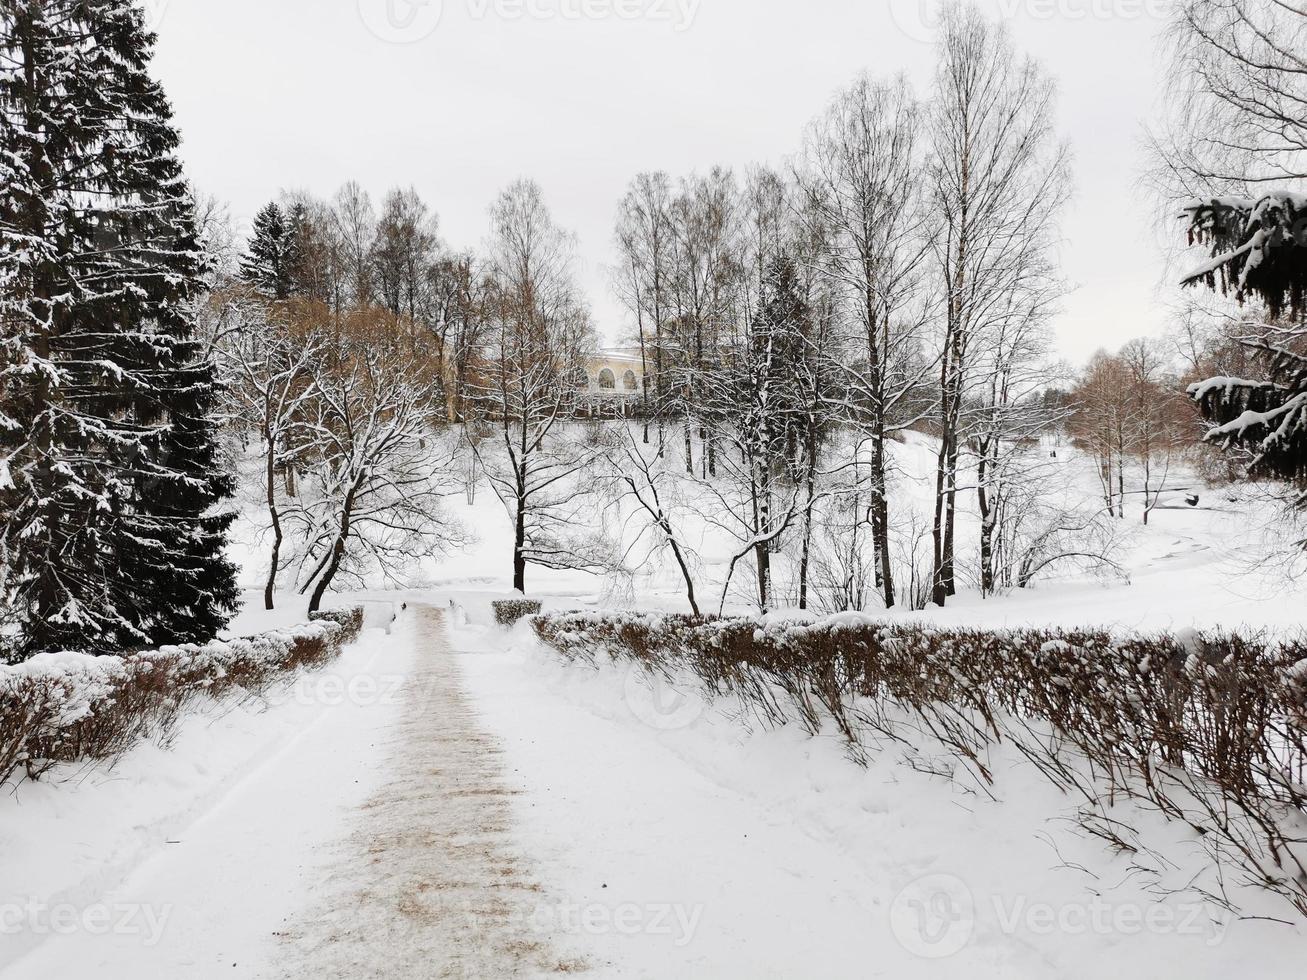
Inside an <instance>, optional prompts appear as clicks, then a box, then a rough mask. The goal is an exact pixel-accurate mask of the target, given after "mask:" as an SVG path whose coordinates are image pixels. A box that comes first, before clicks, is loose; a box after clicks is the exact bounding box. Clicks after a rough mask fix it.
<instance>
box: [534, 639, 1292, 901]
mask: <svg viewBox="0 0 1307 980" xmlns="http://www.w3.org/2000/svg"><path fill="white" fill-rule="evenodd" d="M532 624H533V626H534V629H535V631H536V633H537V634H538V635H539V637H540V638H541V639H542V640H543V641H544V642H545V643H547V644H548V645H549V646H551V647H552V648H554V649H555V650H557V651H558V652H559V653H561V654H562V655H563V656H565V657H567V658H569V659H571V660H579V661H584V662H587V663H594V662H596V658H597V657H598V656H601V655H603V654H605V653H606V654H608V655H610V656H612V657H614V658H617V659H624V660H633V661H636V662H638V663H640V664H642V665H644V666H645V667H646V668H647V669H649V670H651V671H656V672H659V673H662V674H665V675H668V676H670V675H672V674H684V673H690V674H693V675H694V676H695V677H697V678H698V679H699V681H700V682H701V683H702V686H703V688H704V690H705V693H706V694H707V695H708V696H714V695H733V696H736V697H739V698H741V699H743V700H744V701H745V702H746V703H747V704H748V705H749V706H750V707H751V708H752V709H753V712H754V713H755V714H756V715H758V716H760V717H762V718H764V719H766V720H768V721H770V722H772V723H775V724H784V723H787V722H791V721H797V722H800V723H801V724H803V725H805V726H806V727H807V729H808V730H809V731H812V732H816V731H817V730H819V729H820V728H821V727H822V726H823V725H824V724H825V723H827V722H831V723H834V724H835V725H836V726H837V727H838V728H839V730H840V731H841V732H842V733H843V735H844V736H845V738H846V739H847V740H848V742H849V744H850V746H851V747H852V748H853V749H854V755H855V757H858V758H865V755H866V753H867V752H870V751H874V750H875V749H876V748H878V747H880V746H881V745H884V744H890V743H892V744H896V745H898V746H900V747H903V748H905V749H906V750H907V752H908V754H909V757H910V758H911V759H912V761H913V763H914V764H915V765H920V766H921V767H922V768H928V769H930V770H931V771H935V772H942V773H944V774H946V775H949V776H951V777H954V778H956V777H958V776H959V775H968V774H969V775H970V777H971V778H972V779H974V782H975V785H976V786H977V787H978V788H979V789H981V790H982V791H988V787H989V786H991V785H992V783H993V773H992V772H991V770H990V767H989V760H988V750H989V747H990V746H991V745H993V744H994V743H997V742H1007V743H1009V744H1012V745H1015V746H1016V748H1017V749H1018V750H1019V751H1021V752H1022V753H1023V754H1024V755H1025V756H1026V757H1027V758H1029V759H1030V760H1031V761H1032V762H1033V763H1034V764H1035V765H1036V766H1038V768H1039V769H1040V771H1042V772H1043V773H1044V774H1045V775H1046V776H1047V777H1048V778H1049V779H1051V780H1052V781H1053V782H1055V783H1056V784H1057V785H1059V786H1060V787H1062V788H1063V789H1064V790H1066V791H1068V792H1074V793H1077V794H1079V795H1081V796H1082V797H1083V798H1084V801H1085V808H1084V810H1083V811H1082V817H1083V818H1084V820H1085V823H1086V826H1088V827H1089V828H1090V829H1091V830H1092V831H1093V832H1094V833H1097V834H1099V835H1101V836H1103V837H1104V838H1106V839H1107V840H1109V841H1110V842H1111V843H1112V844H1113V845H1114V846H1117V847H1119V848H1122V849H1126V850H1133V849H1134V848H1135V842H1133V841H1132V840H1131V839H1130V838H1129V834H1128V833H1127V832H1126V830H1125V829H1124V828H1120V827H1119V826H1115V821H1113V820H1112V819H1111V818H1109V817H1108V816H1107V810H1108V808H1109V807H1110V805H1111V802H1112V801H1113V800H1115V799H1116V798H1119V797H1122V796H1124V797H1133V798H1136V799H1142V800H1145V801H1147V802H1149V803H1151V804H1154V805H1156V807H1157V808H1158V809H1160V811H1161V812H1162V813H1164V814H1166V815H1167V816H1168V817H1170V818H1172V819H1177V820H1183V821H1186V822H1187V823H1189V824H1190V825H1192V826H1193V827H1194V828H1196V829H1197V830H1198V831H1199V833H1200V834H1201V835H1202V836H1203V839H1204V840H1205V841H1206V842H1207V843H1208V845H1209V846H1210V847H1211V848H1212V849H1213V851H1214V856H1215V857H1216V859H1217V860H1218V861H1225V860H1228V859H1230V858H1234V859H1235V861H1236V862H1237V864H1238V866H1239V867H1240V868H1241V869H1242V870H1243V871H1244V872H1245V873H1246V874H1245V877H1246V879H1247V880H1249V881H1252V882H1253V883H1255V884H1258V885H1261V886H1263V887H1266V888H1269V889H1271V890H1272V891H1275V892H1277V893H1279V894H1281V895H1283V896H1284V897H1286V898H1288V899H1289V900H1290V901H1291V902H1292V903H1293V904H1294V905H1295V907H1296V908H1297V909H1298V910H1299V911H1300V912H1301V913H1303V914H1304V915H1307V832H1305V831H1304V828H1307V643H1305V642H1304V641H1303V639H1301V638H1299V639H1294V640H1263V639H1259V638H1257V637H1247V636H1240V635H1237V634H1230V633H1210V634H1201V635H1200V634H1196V633H1194V634H1186V635H1179V636H1177V635H1138V636H1129V637H1114V636H1112V635H1111V634H1109V633H1106V632H1103V631H1099V630H1065V631H1064V630H1012V631H1008V630H1003V631H994V630H991V631H984V630H962V629H935V628H930V627H925V626H920V625H913V624H906V623H890V622H884V621H877V620H874V619H872V618H870V617H867V616H863V615H860V614H844V615H840V616H835V617H831V618H829V619H824V620H809V621H776V620H770V619H768V620H762V621H759V620H753V619H722V620H712V619H697V618H694V617H689V616H662V615H644V614H624V615H614V616H603V615H594V614H589V613H573V614H559V615H552V614H551V615H545V616H537V617H535V618H534V619H533V621H532ZM931 749H935V750H942V753H941V755H940V756H937V757H928V755H927V752H928V751H930V750H931ZM1086 763H1088V764H1087V765H1086Z"/></svg>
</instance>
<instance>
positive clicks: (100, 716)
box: [0, 609, 363, 783]
mask: <svg viewBox="0 0 1307 980" xmlns="http://www.w3.org/2000/svg"><path fill="white" fill-rule="evenodd" d="M362 621H363V616H362V610H361V609H360V610H348V611H345V612H344V613H340V614H334V615H332V616H331V617H330V618H323V619H321V620H319V621H317V622H313V623H308V624H306V625H303V626H296V627H293V628H290V629H279V630H274V631H271V632H268V633H264V634H261V635H259V636H252V637H245V638H242V639H233V640H225V641H217V640H215V641H213V642H211V643H205V644H191V645H186V646H166V647H160V648H159V649H157V650H147V651H142V652H139V653H133V654H128V655H124V656H102V657H98V656H94V655H92V654H85V653H44V654H39V655H37V656H35V657H32V658H31V659H29V660H26V661H24V662H22V663H19V664H14V665H11V666H0V783H2V782H5V781H6V780H8V779H9V778H10V777H11V776H13V775H14V774H15V773H16V772H18V771H19V770H20V769H21V770H23V772H24V775H25V776H26V777H28V778H32V779H35V778H38V777H39V776H40V775H41V774H42V773H44V772H45V771H46V770H47V769H49V768H50V767H51V766H52V765H55V764H56V763H59V762H72V761H77V760H80V759H96V758H107V757H111V756H113V755H115V754H117V753H119V752H121V751H123V750H125V749H127V748H129V747H130V746H131V745H133V744H135V743H136V742H137V741H139V740H140V739H142V738H145V737H151V736H159V735H162V734H166V733H167V731H169V730H170V729H171V727H172V725H173V723H174V722H175V721H176V719H177V717H178V716H179V715H180V714H181V712H182V711H183V710H185V708H186V707H187V706H188V705H189V704H190V703H192V702H193V701H194V700H195V699H196V698H199V697H207V698H213V699H217V698H223V697H232V696H237V697H239V696H242V695H245V694H249V693H261V692H263V691H265V690H266V689H267V687H268V685H270V684H271V683H273V682H274V681H275V680H277V679H278V678H280V677H283V676H285V675H286V674H288V673H290V672H293V671H297V670H300V669H303V668H306V667H313V666H317V665H320V664H322V663H325V662H326V661H328V660H330V659H332V658H333V657H335V656H336V655H338V654H339V653H340V650H341V648H342V647H343V646H344V645H345V644H347V643H351V642H353V641H354V639H356V638H357V636H358V634H359V631H360V629H361V626H362Z"/></svg>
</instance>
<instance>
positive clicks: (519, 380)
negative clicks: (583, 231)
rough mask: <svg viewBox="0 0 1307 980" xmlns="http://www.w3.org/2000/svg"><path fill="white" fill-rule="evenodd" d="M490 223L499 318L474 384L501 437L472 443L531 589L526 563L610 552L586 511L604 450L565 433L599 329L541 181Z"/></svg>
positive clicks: (590, 561) (515, 187)
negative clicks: (593, 471) (592, 473)
mask: <svg viewBox="0 0 1307 980" xmlns="http://www.w3.org/2000/svg"><path fill="white" fill-rule="evenodd" d="M490 221H491V238H490V249H489V251H490V263H491V275H492V277H493V296H492V298H491V301H490V302H491V312H490V315H491V318H492V324H491V327H490V331H489V337H488V338H487V339H488V341H489V343H488V345H487V346H488V348H489V349H488V350H486V351H485V352H484V363H483V364H482V365H481V367H480V375H481V377H480V378H479V379H478V380H477V381H476V382H474V383H473V385H472V387H471V392H472V395H473V397H474V399H475V402H476V406H477V412H478V414H479V416H480V419H481V420H483V421H484V422H485V423H486V424H488V425H490V426H493V427H494V429H495V431H496V438H495V439H494V440H473V441H472V445H473V446H474V447H475V451H476V453H477V456H478V459H480V460H481V461H482V463H483V466H484V468H485V471H486V473H487V475H488V476H489V478H490V482H491V486H492V487H493V488H494V490H495V493H496V495H497V496H498V497H499V499H500V501H501V502H502V503H503V504H504V507H505V508H506V510H507V511H508V515H509V518H510V519H511V520H512V521H513V525H514V532H513V588H515V589H517V590H519V591H525V589H526V566H527V565H528V564H534V565H540V566H543V567H546V568H578V567H580V568H597V567H603V565H604V563H605V560H606V556H605V555H604V553H603V548H602V546H601V544H600V543H599V541H598V540H596V539H595V537H594V536H593V535H591V534H587V533H585V530H586V528H587V527H588V525H589V523H590V522H589V521H588V519H587V516H586V514H585V513H584V512H583V510H582V505H583V502H584V501H585V499H586V495H587V494H588V492H589V490H590V488H589V486H588V485H587V483H586V481H585V480H584V479H583V478H582V477H583V474H584V473H585V471H586V469H587V467H588V466H589V465H590V464H591V462H592V461H593V460H594V457H595V453H596V448H595V447H587V446H584V445H582V444H581V443H580V442H579V441H577V440H572V439H569V438H568V435H569V433H568V432H567V423H568V419H569V416H570V412H571V408H572V406H573V403H574V398H575V394H576V390H577V383H578V378H579V377H581V376H583V372H584V358H585V354H586V352H587V350H588V349H589V347H590V345H591V343H592V332H591V329H590V322H589V315H588V313H587V311H586V309H585V307H584V306H583V305H582V303H581V301H580V299H579V297H578V295H577V291H576V286H575V282H574V279H573V276H572V263H573V248H574V246H573V240H572V236H571V235H569V234H568V233H566V232H564V231H563V230H562V229H560V228H559V227H558V226H557V225H556V224H555V223H554V221H553V218H552V217H551V216H550V214H549V211H548V209H547V208H546V206H545V203H544V199H543V197H542V195H541V192H540V188H539V187H538V186H537V185H536V184H534V183H532V182H530V181H518V182H516V183H514V184H512V185H510V186H509V187H508V189H507V190H505V191H504V192H503V193H502V194H501V195H500V196H499V198H498V200H497V201H496V202H495V203H494V205H493V206H492V207H491V210H490ZM578 372H580V373H578Z"/></svg>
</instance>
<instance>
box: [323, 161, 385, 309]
mask: <svg viewBox="0 0 1307 980" xmlns="http://www.w3.org/2000/svg"><path fill="white" fill-rule="evenodd" d="M333 214H334V216H335V220H336V225H337V236H338V237H339V239H340V241H341V243H342V244H341V248H342V251H343V254H344V261H345V266H346V276H347V281H348V284H349V293H350V301H351V305H352V306H354V307H355V308H359V309H361V308H365V307H367V306H369V305H370V304H371V303H372V297H373V278H372V242H373V239H374V237H375V236H376V223H377V217H376V212H375V211H374V210H373V207H372V199H371V198H370V197H369V196H368V192H367V191H365V190H364V189H363V188H362V187H361V186H360V185H359V184H358V183H356V182H355V181H352V180H351V181H350V182H349V183H347V184H345V185H344V186H343V187H342V188H341V189H340V190H339V191H338V192H337V194H336V202H335V208H334V209H333Z"/></svg>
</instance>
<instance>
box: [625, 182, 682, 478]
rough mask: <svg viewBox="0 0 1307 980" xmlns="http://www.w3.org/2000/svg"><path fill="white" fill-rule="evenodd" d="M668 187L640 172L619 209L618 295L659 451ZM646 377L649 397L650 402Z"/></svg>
mask: <svg viewBox="0 0 1307 980" xmlns="http://www.w3.org/2000/svg"><path fill="white" fill-rule="evenodd" d="M671 202H672V188H671V180H670V178H669V177H668V176H667V174H665V173H663V172H661V171H659V172H655V173H642V174H638V175H637V176H636V178H635V180H633V181H632V182H631V186H630V188H629V189H628V190H627V192H626V196H625V197H623V198H622V203H621V205H620V207H619V209H618V217H617V233H616V238H617V247H618V252H619V254H620V259H621V265H620V267H619V269H618V275H617V283H618V293H619V295H620V296H621V297H622V299H623V301H624V303H625V304H626V306H627V308H628V309H629V310H631V311H632V312H633V313H634V314H635V318H636V329H637V335H638V338H639V343H640V367H641V370H642V372H643V374H644V379H645V380H644V386H643V392H642V397H643V402H644V417H645V425H644V441H645V442H646V443H648V442H649V421H650V419H652V420H653V421H654V422H655V424H656V425H657V427H658V452H659V455H660V456H661V455H663V454H664V453H665V452H666V432H665V428H664V426H665V421H666V413H667V394H668V393H667V370H666V369H667V367H668V365H667V364H666V363H665V361H666V359H667V356H666V350H665V347H666V340H665V331H666V329H667V318H668V311H669V309H670V298H669V294H670V290H671V288H672V280H673V276H674V271H673V267H672V259H673V251H672V250H673V240H672V236H673V228H672V223H671V222H672V217H671ZM650 375H652V376H653V399H652V403H651V401H650V391H649V388H650V384H649V378H650Z"/></svg>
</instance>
